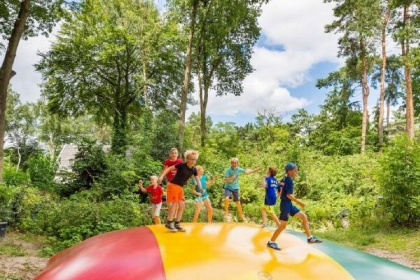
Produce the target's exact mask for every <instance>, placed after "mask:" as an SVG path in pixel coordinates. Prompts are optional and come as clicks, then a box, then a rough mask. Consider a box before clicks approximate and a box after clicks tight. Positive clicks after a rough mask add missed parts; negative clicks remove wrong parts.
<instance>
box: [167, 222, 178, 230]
mask: <svg viewBox="0 0 420 280" xmlns="http://www.w3.org/2000/svg"><path fill="white" fill-rule="evenodd" d="M165 227H166V228H167V229H169V230H170V231H172V232H177V229H176V228H175V227H174V222H166V224H165Z"/></svg>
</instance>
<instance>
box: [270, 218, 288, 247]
mask: <svg viewBox="0 0 420 280" xmlns="http://www.w3.org/2000/svg"><path fill="white" fill-rule="evenodd" d="M286 225H287V222H286V221H281V223H280V226H279V227H278V228H277V229H276V230H275V231H274V233H273V236H272V237H271V241H273V242H274V241H276V239H277V237H279V235H280V233H281V232H282V231H283V230H284V229H285V228H286Z"/></svg>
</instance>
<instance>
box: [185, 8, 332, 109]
mask: <svg viewBox="0 0 420 280" xmlns="http://www.w3.org/2000/svg"><path fill="white" fill-rule="evenodd" d="M332 20H333V11H332V5H330V4H325V3H323V2H322V0H294V1H290V0H276V1H271V2H269V4H267V5H265V7H264V8H263V13H262V15H261V17H260V19H259V23H260V26H261V28H262V35H263V38H264V41H263V44H262V46H261V45H259V46H256V47H255V48H254V54H253V56H252V60H251V63H252V65H253V67H254V69H255V71H254V72H253V73H252V74H250V75H249V76H248V77H247V78H246V79H245V81H244V93H243V94H242V95H241V96H240V97H235V96H229V95H228V96H224V97H215V94H214V92H213V93H210V98H209V104H208V110H207V112H208V114H209V115H210V116H211V115H236V114H239V112H241V113H245V114H250V115H254V116H256V115H257V114H258V112H260V111H261V110H263V109H268V108H270V107H271V108H272V107H275V108H276V109H277V111H278V112H279V113H286V112H290V111H293V110H296V109H299V108H303V107H305V106H307V105H309V104H311V100H308V99H305V98H298V97H294V96H293V95H292V94H291V92H290V90H292V89H293V88H295V87H298V86H300V85H303V84H305V83H307V82H313V81H312V80H311V77H309V70H311V69H312V68H313V67H314V65H316V64H317V63H320V62H326V61H328V62H332V63H339V62H340V60H339V59H338V58H337V40H338V36H337V35H336V34H326V33H324V26H325V25H326V24H328V23H330V22H332ZM289 89H290V90H289ZM308 98H309V97H308ZM313 98H316V97H313ZM190 111H191V112H197V111H198V107H197V106H195V107H193V108H191V110H190Z"/></svg>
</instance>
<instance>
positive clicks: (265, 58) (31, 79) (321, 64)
mask: <svg viewBox="0 0 420 280" xmlns="http://www.w3.org/2000/svg"><path fill="white" fill-rule="evenodd" d="M156 2H157V4H158V5H159V6H161V7H162V5H163V3H164V0H156ZM332 8H333V6H332V5H331V4H326V3H323V0H293V1H290V0H271V1H270V2H269V3H268V4H266V5H264V7H263V12H262V15H261V17H260V18H259V24H260V27H261V29H262V30H261V37H260V39H259V41H258V42H257V44H256V45H255V46H254V53H253V55H252V58H251V64H252V66H253V68H254V69H255V70H254V72H253V73H251V74H250V75H248V76H247V77H246V78H245V80H244V82H243V88H244V91H243V93H242V95H241V96H233V95H226V96H222V97H216V95H215V93H214V92H210V97H209V103H208V109H207V113H208V115H210V116H211V118H212V120H213V122H214V123H217V122H235V123H236V124H238V125H244V124H246V123H248V122H253V121H255V117H256V116H257V115H258V113H262V112H264V111H267V110H270V111H273V110H274V111H275V112H277V113H278V115H279V116H281V117H282V118H283V120H285V121H287V120H289V119H290V117H291V115H292V114H294V113H296V112H297V110H298V109H301V108H302V109H306V110H307V111H309V112H310V113H315V114H316V113H319V110H320V108H319V106H320V105H321V104H322V103H323V101H324V99H325V96H326V93H327V92H328V89H318V88H316V87H315V84H316V81H317V79H319V78H324V77H326V76H327V75H328V73H330V72H332V71H335V70H337V69H338V68H339V67H340V66H341V65H342V60H341V59H338V58H337V41H338V35H337V34H326V33H324V26H325V25H326V24H328V23H331V22H332V21H333V20H334V18H333V10H332ZM53 41H54V36H50V37H49V38H46V37H42V36H40V37H36V38H31V39H29V40H28V41H23V40H22V41H21V42H20V44H19V48H18V51H17V56H16V60H15V64H14V68H13V69H14V70H15V71H16V72H17V74H16V76H15V77H13V79H12V80H11V84H12V88H13V89H14V90H15V91H17V92H18V93H19V94H20V95H21V100H22V101H23V102H34V101H36V100H37V99H39V97H40V86H39V85H40V83H41V82H42V81H41V75H40V74H39V73H37V72H36V71H35V69H34V66H33V65H34V64H36V63H37V62H38V61H39V59H40V58H39V56H38V55H37V52H45V51H47V50H48V49H49V48H50V45H51V43H52V42H53ZM371 99H372V98H371ZM197 100H198V95H197ZM198 110H199V108H198V106H193V107H189V108H188V113H187V115H190V114H191V113H192V112H198Z"/></svg>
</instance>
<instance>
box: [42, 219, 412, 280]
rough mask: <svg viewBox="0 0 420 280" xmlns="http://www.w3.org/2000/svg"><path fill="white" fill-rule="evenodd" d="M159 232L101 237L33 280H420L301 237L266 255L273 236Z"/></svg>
mask: <svg viewBox="0 0 420 280" xmlns="http://www.w3.org/2000/svg"><path fill="white" fill-rule="evenodd" d="M183 225H184V226H185V228H186V230H187V231H186V232H184V233H182V232H177V233H172V232H169V231H168V230H167V229H166V228H165V227H164V226H163V225H159V226H144V227H138V228H131V229H125V230H120V231H114V232H109V233H105V234H101V235H98V236H95V237H92V238H90V239H87V240H85V241H83V242H81V243H79V244H77V245H75V246H73V247H71V248H69V249H67V250H64V251H63V252H61V253H58V254H57V255H55V256H53V257H52V258H51V259H50V261H49V262H48V265H47V267H46V268H45V270H44V271H42V272H41V273H40V274H39V275H38V276H37V277H35V279H36V280H111V279H112V280H140V279H141V280H143V279H144V280H155V279H156V280H158V279H159V280H160V279H162V280H163V279H167V280H184V279H185V280H188V279H200V280H210V279H211V280H219V279H238V280H239V279H240V280H247V279H253V280H261V279H263V280H264V279H272V280H276V279H278V280H280V279H288V280H300V279H315V280H317V279H323V280H325V279H334V280H335V279H337V280H346V279H358V280H360V279H366V280H375V279H380V280H385V279H391V280H392V279H395V280H397V279H398V280H403V279H407V280H416V279H419V280H420V273H419V272H417V271H415V270H412V269H410V268H407V267H404V266H402V265H399V264H397V263H393V262H390V261H388V260H385V259H381V258H378V257H375V256H372V255H369V254H366V253H363V252H359V251H356V250H352V249H349V248H345V247H343V246H340V245H338V244H336V243H333V242H328V241H324V243H322V244H314V245H309V244H307V243H306V241H305V236H304V235H302V234H300V233H296V232H292V231H287V232H285V233H283V234H282V235H280V237H279V239H278V240H277V241H278V244H279V246H280V248H281V249H282V250H281V251H275V250H272V249H269V248H267V246H266V244H267V241H268V240H269V239H270V237H271V235H272V233H273V229H269V228H261V227H258V226H256V225H250V224H239V223H213V224H205V223H195V224H187V223H185V224H183Z"/></svg>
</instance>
